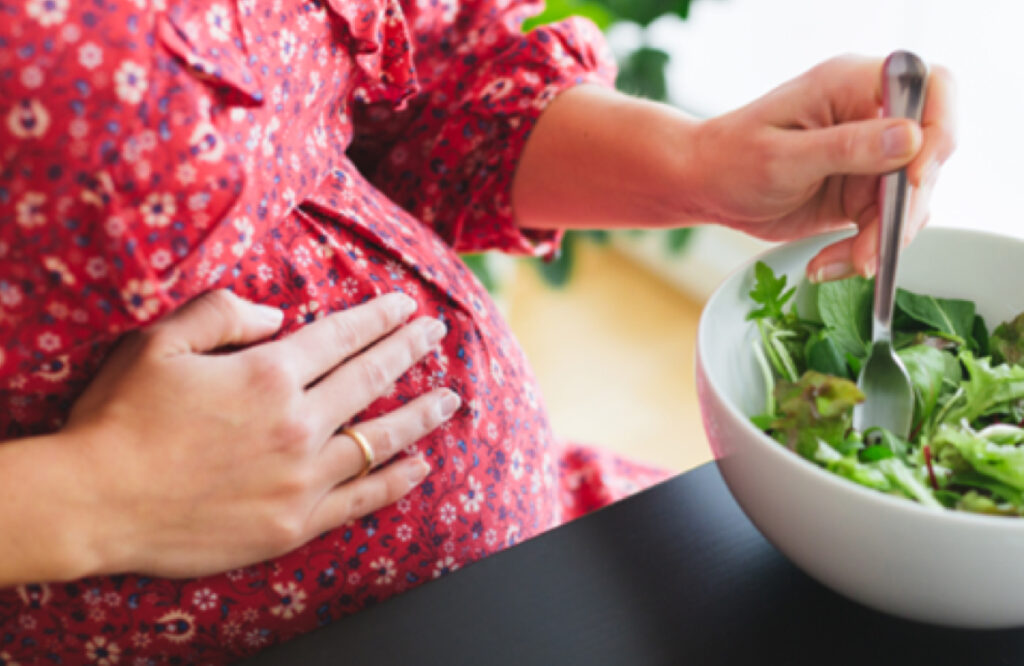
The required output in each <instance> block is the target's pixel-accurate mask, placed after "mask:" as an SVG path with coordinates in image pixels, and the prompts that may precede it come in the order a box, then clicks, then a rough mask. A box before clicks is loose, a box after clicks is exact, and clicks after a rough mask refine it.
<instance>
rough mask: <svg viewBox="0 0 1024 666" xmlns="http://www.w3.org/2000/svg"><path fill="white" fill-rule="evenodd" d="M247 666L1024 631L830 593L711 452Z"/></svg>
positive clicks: (844, 656) (946, 643)
mask: <svg viewBox="0 0 1024 666" xmlns="http://www.w3.org/2000/svg"><path fill="white" fill-rule="evenodd" d="M1021 566H1024V563H1021ZM1021 593H1022V594H1024V590H1021ZM247 663H248V664H250V665H251V666H272V665H284V664H288V665H293V664H302V665H304V666H305V665H309V666H316V665H319V664H332V665H333V664H346V665H348V664H352V665H354V664H377V665H386V664H452V665H458V664H474V665H476V664H479V665H486V666H492V665H493V666H502V665H505V664H508V665H509V666H512V665H515V666H527V665H529V666H532V665H542V664H586V665H588V666H594V665H597V664H629V665H646V664H694V665H700V666H718V665H721V666H742V665H744V664H758V665H759V666H775V665H786V666H789V665H793V666H798V665H801V664H814V665H815V666H818V665H836V666H842V665H845V664H850V665H853V664H857V665H861V664H899V665H900V666H912V665H915V664H922V665H927V666H942V665H944V664H957V665H958V666H984V665H986V664H1014V665H1020V664H1024V630H1014V631H959V630H950V629H944V628H939V627H933V626H929V625H922V624H917V623H913V622H907V621H904V620H899V619H896V618H893V617H890V616H887V615H883V614H881V613H877V612H874V611H872V610H869V609H867V608H864V607H862V606H860V605H858V604H855V603H853V602H850V601H847V600H846V599H844V598H842V597H840V596H838V595H836V594H834V593H832V592H830V591H829V590H827V589H826V588H824V587H822V586H821V585H819V584H818V583H816V582H815V581H813V580H811V579H810V578H808V577H807V576H805V575H804V574H803V573H801V572H800V571H798V570H797V569H796V568H795V567H794V566H793V565H791V564H790V563H789V562H788V561H787V560H786V559H785V558H784V557H783V556H782V555H780V554H779V552H778V551H777V550H775V548H773V547H772V546H771V545H770V544H769V543H768V542H767V541H765V539H764V538H763V537H762V536H761V535H760V533H759V532H758V531H757V530H756V529H755V528H754V526H753V525H752V524H751V523H750V522H749V521H748V520H747V518H746V516H744V515H743V513H742V512H741V511H740V508H739V507H738V506H737V505H736V503H735V502H734V501H733V499H732V496H731V495H730V494H729V492H728V490H727V489H726V487H725V484H724V483H723V481H722V478H721V476H720V475H719V473H718V469H717V467H716V466H715V465H714V464H713V463H710V464H707V465H704V466H702V467H699V468H697V469H695V470H693V471H690V472H687V473H685V474H682V475H680V476H677V477H675V478H673V479H670V480H669V481H666V482H665V483H662V484H660V485H658V486H655V487H654V488H651V489H649V490H646V491H644V492H642V493H639V494H637V495H635V496H633V497H631V498H629V499H627V500H625V501H623V502H620V503H618V504H615V505H613V506H610V507H607V508H605V509H602V510H601V511H597V512H595V513H593V514H591V515H589V516H586V517H584V518H581V519H580V520H577V521H574V522H572V523H569V524H567V525H564V526H562V527H560V528H558V529H555V530H553V531H551V532H548V533H546V534H543V535H541V536H539V537H537V538H535V539H532V540H529V541H526V542H524V543H522V544H520V545H518V546H515V547H514V548H511V549H509V550H506V551H504V552H501V553H498V554H496V555H493V556H491V557H489V558H486V559H484V560H482V561H480V562H477V563H476V564H473V565H471V566H468V567H466V568H465V569H462V570H459V571H456V572H454V573H452V574H450V575H449V576H447V577H445V578H443V579H441V580H438V581H434V582H431V583H427V584H425V585H423V586H422V587H420V588H418V589H415V590H413V591H411V592H407V593H405V594H403V595H400V596H398V597H395V598H394V599H391V600H390V601H388V602H385V603H383V604H381V605H379V606H376V607H374V608H370V609H368V610H365V611H363V612H361V613H358V614H356V615H353V616H351V617H348V618H345V619H343V620H340V621H338V622H336V623H334V624H332V625H328V626H326V627H324V628H322V629H320V630H318V631H316V632H313V633H312V634H309V635H307V636H304V637H302V638H299V639H296V640H294V641H292V642H290V643H286V644H284V645H281V646H278V647H277V648H275V649H273V650H270V651H268V652H266V653H264V654H261V655H259V656H257V657H256V658H254V659H251V660H249V661H248V662H247Z"/></svg>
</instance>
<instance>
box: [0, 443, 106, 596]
mask: <svg viewBox="0 0 1024 666" xmlns="http://www.w3.org/2000/svg"><path fill="white" fill-rule="evenodd" d="M81 444H82V442H81V440H80V438H79V437H77V436H70V437H69V436H68V435H65V434H63V433H58V434H53V435H44V436H39V437H29V438H25V439H19V440H14V441H10V442H6V443H4V444H3V445H2V446H0V480H2V485H3V488H2V489H0V532H2V533H4V534H5V535H6V538H5V539H4V543H3V544H0V587H3V586H9V585H16V584H20V583H26V582H31V581H68V580H74V579H77V578H81V577H83V576H88V575H90V574H93V573H96V572H98V571H100V570H102V569H103V565H102V554H101V552H100V550H99V549H97V548H96V540H95V539H94V538H93V537H92V535H91V534H90V533H89V531H90V529H89V528H90V526H91V525H95V524H96V523H95V519H94V517H92V516H90V515H88V509H89V502H88V500H87V499H86V498H88V496H89V492H88V490H86V487H87V485H88V480H87V479H86V478H85V477H87V476H88V475H87V473H85V472H84V471H83V470H82V469H80V468H79V466H78V465H76V464H75V462H74V460H73V458H74V456H73V454H72V452H73V451H74V450H75V448H77V447H78V446H79V445H81Z"/></svg>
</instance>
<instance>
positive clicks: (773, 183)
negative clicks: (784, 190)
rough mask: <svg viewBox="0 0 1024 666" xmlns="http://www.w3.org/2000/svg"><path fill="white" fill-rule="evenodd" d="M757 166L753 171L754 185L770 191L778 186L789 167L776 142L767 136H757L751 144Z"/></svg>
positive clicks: (761, 189) (758, 188)
mask: <svg viewBox="0 0 1024 666" xmlns="http://www.w3.org/2000/svg"><path fill="white" fill-rule="evenodd" d="M752 151H753V154H754V155H756V156H757V159H756V161H755V164H757V165H758V167H759V168H757V169H756V171H755V173H754V180H755V183H754V186H755V188H756V189H757V190H759V191H762V192H764V191H771V190H774V189H775V188H776V187H778V185H779V183H781V182H782V180H783V178H784V177H785V174H786V173H787V171H788V170H789V168H790V167H787V165H786V159H785V158H784V156H783V155H782V151H781V150H780V148H779V145H778V143H777V142H776V141H775V140H774V139H772V138H771V137H769V136H765V135H761V136H759V137H758V138H757V139H756V140H755V141H754V144H753V146H752Z"/></svg>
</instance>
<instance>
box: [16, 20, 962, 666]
mask: <svg viewBox="0 0 1024 666" xmlns="http://www.w3.org/2000/svg"><path fill="white" fill-rule="evenodd" d="M537 9H538V7H537V6H535V5H532V4H520V3H516V2H502V1H499V0H473V1H466V2H461V3H460V2H458V1H457V0H444V1H439V2H428V1H426V0H422V1H421V0H416V1H413V0H409V1H408V2H406V1H404V0H403V1H402V2H398V0H390V1H389V0H323V1H318V0H313V1H304V2H298V1H293V0H276V1H274V2H255V1H254V0H239V1H238V2H231V1H229V0H220V1H216V2H212V3H210V2H198V0H186V1H182V2H176V1H174V0H152V1H148V0H133V1H132V2H127V1H126V2H120V3H114V2H110V1H109V0H96V1H95V2H76V3H72V2H69V1H68V0H15V1H14V2H8V3H6V4H4V5H0V13H2V14H3V20H2V21H0V26H2V27H0V440H3V443H2V444H0V664H4V665H9V664H15V663H20V664H28V663H36V662H41V663H67V664H72V663H97V664H117V663H131V664H135V663H138V664H150V663H195V662H199V663H211V664H212V663H223V662H226V661H230V660H231V659H234V658H238V657H241V656H245V655H248V654H252V653H254V652H257V651H259V650H261V649H263V648H266V647H267V646H269V645H272V644H275V643H278V642H281V641H284V640H287V639H288V638H290V637H292V636H295V635H297V634H299V633H302V632H306V631H309V630H311V629H313V628H315V627H316V626H318V625H321V624H323V623H326V622H329V621H331V620H333V619H337V618H339V617H342V616H344V615H346V614H349V613H352V612H355V611H357V610H359V609H360V608H363V607H365V606H367V605H369V604H372V603H375V602H379V601H381V600H383V599H386V598H387V597H389V596H391V595H393V594H396V593H398V592H401V591H403V590H407V589H410V588H412V587H414V586H416V585H419V584H421V583H423V582H426V581H429V580H431V579H434V578H437V577H439V576H442V575H444V574H446V573H448V572H450V571H452V570H455V569H458V568H459V567H462V566H465V565H467V564H469V563H471V562H473V561H475V560H477V559H479V558H481V557H484V556H486V555H488V554H490V553H493V552H495V551H497V550H499V549H501V548H504V547H507V546H509V545H512V544H514V543H516V542H518V541H520V540H522V539H525V538H529V537H531V536H533V535H535V534H537V533H539V532H541V531H543V530H546V529H548V528H550V527H552V526H554V525H557V524H559V523H561V522H563V521H565V520H568V519H571V518H572V517H574V516H578V515H580V514H581V513H583V512H585V511H588V510H590V509H592V508H594V507H597V506H600V505H603V504H606V503H608V502H609V501H613V500H615V499H617V498H619V497H621V496H623V495H624V494H626V493H628V492H630V491H632V490H635V489H637V488H640V487H643V486H645V485H648V484H650V483H652V482H654V481H655V480H657V479H659V478H662V476H663V474H662V473H661V472H658V471H656V470H650V469H646V468H643V467H642V466H638V465H632V464H629V463H626V462H624V461H621V460H617V459H613V458H611V457H608V456H606V455H602V454H599V453H597V452H595V451H593V450H590V449H586V448H581V447H566V446H564V445H561V444H559V443H558V442H557V440H556V439H555V437H554V436H553V435H552V433H551V431H550V429H549V426H548V422H547V418H546V416H545V412H544V407H543V403H542V401H541V398H540V395H539V392H538V390H537V387H536V384H535V381H534V378H533V376H532V374H531V373H530V370H529V368H528V365H527V363H526V361H525V359H524V358H523V355H522V352H521V351H520V349H519V347H518V345H517V344H516V342H515V340H514V339H513V338H512V336H511V334H510V333H509V331H508V329H507V327H506V325H505V324H504V322H503V321H502V319H501V317H500V315H499V314H498V313H497V311H496V310H495V309H494V306H493V305H492V303H491V301H490V300H489V298H488V296H487V294H486V292H485V291H484V290H483V289H482V288H481V287H480V285H479V283H478V282H477V281H476V280H475V279H474V278H473V277H472V275H471V274H470V273H469V272H468V271H467V270H466V269H465V267H464V266H463V265H462V263H461V262H460V261H459V259H458V258H457V256H456V254H455V252H456V251H471V250H483V249H488V248H497V249H502V250H505V251H508V252H516V253H530V254H537V255H546V254H550V253H552V252H554V251H556V249H557V246H558V234H559V230H560V229H562V228H566V227H617V226H669V225H684V224H696V223H699V222H716V223H721V224H727V225H729V226H732V227H734V228H738V229H742V230H745V231H747V232H749V233H753V234H756V235H759V236H761V237H765V238H772V239H789V238H797V237H800V236H804V235H808V234H811V233H817V232H820V231H823V230H827V229H833V228H839V227H842V226H846V225H856V226H858V227H859V229H860V233H858V234H856V235H855V236H853V237H852V238H851V239H849V240H846V241H842V242H840V243H837V244H836V245H834V246H832V247H830V248H827V249H826V250H824V251H823V252H822V254H821V255H819V256H818V257H816V258H815V260H814V261H813V262H812V263H811V265H810V266H809V267H808V270H809V274H810V275H811V276H812V277H813V278H815V279H832V278H838V277H843V276H846V275H850V274H852V273H854V272H859V273H862V274H870V273H871V272H872V270H873V262H874V257H875V247H874V229H875V225H876V224H877V208H876V207H875V205H874V203H875V187H876V184H877V174H879V173H882V172H885V171H888V170H892V169H894V168H897V167H899V166H902V165H906V164H909V168H910V173H911V180H912V182H913V183H915V184H916V185H917V186H919V187H918V190H917V193H916V201H915V217H914V219H915V221H916V224H914V225H911V226H913V228H914V229H916V228H918V227H919V226H920V225H921V224H923V223H924V220H925V219H926V217H927V205H926V204H927V198H928V194H929V191H930V188H931V186H932V185H933V184H934V181H935V178H936V175H937V172H938V166H939V165H940V164H941V163H942V162H943V161H945V159H946V158H947V157H948V155H949V153H950V152H951V150H952V146H953V138H952V134H953V131H952V122H951V111H950V100H949V82H948V77H947V75H946V74H945V72H943V71H941V70H938V69H937V70H936V71H935V72H934V73H933V76H932V81H931V90H930V97H929V103H928V107H927V109H926V111H925V118H924V121H923V122H922V124H921V126H918V125H916V124H914V123H911V122H908V121H900V120H885V119H881V118H879V117H878V116H879V107H880V99H879V95H880V92H879V83H878V81H879V73H880V65H881V61H879V60H861V59H852V58H843V59H837V60H833V61H829V62H828V63H825V64H823V65H820V66H818V67H816V68H814V69H812V70H810V71H809V72H808V73H806V74H805V75H803V76H801V77H799V78H797V79H795V80H794V81H793V82H791V83H788V84H786V85H785V86H783V87H781V88H779V89H777V90H775V91H773V92H772V93H769V94H768V95H766V96H765V97H763V98H762V99H760V100H758V101H756V102H754V103H753V104H751V105H749V106H747V107H744V108H742V109H739V110H737V111H734V112H732V113H729V114H726V115H723V116H721V117H719V118H715V119H712V120H707V121H701V122H698V121H696V120H693V119H690V118H687V117H685V116H684V115H682V114H681V113H679V112H678V111H675V110H673V109H671V108H668V107H665V106H661V105H657V104H654V103H650V102H646V101H643V100H638V99H633V98H630V97H627V96H624V95H621V94H618V93H616V92H614V91H612V90H610V89H609V84H610V82H611V81H612V78H613V68H612V65H611V64H610V60H609V58H608V54H607V53H606V51H605V49H604V47H603V45H602V41H601V38H600V35H599V34H598V33H597V32H596V30H595V29H594V28H593V27H592V26H591V25H590V24H588V23H586V22H584V21H581V20H570V21H567V22H564V23H561V24H558V25H554V26H549V27H545V28H540V29H537V30H534V31H532V32H530V33H527V34H523V33H522V32H521V30H520V27H519V26H520V23H521V21H522V19H523V18H524V17H525V16H526V15H527V14H529V13H534V12H536V11H537ZM559 334H560V333H559V331H557V330H552V331H551V335H554V336H557V335H559ZM565 343H566V344H572V340H565ZM623 418H629V406H628V405H624V406H623Z"/></svg>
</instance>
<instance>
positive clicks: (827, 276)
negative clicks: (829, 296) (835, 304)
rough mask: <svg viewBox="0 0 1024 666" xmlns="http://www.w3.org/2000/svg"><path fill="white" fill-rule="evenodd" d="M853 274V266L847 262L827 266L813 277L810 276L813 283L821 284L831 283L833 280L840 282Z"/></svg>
mask: <svg viewBox="0 0 1024 666" xmlns="http://www.w3.org/2000/svg"><path fill="white" fill-rule="evenodd" d="M852 274H853V266H852V265H851V264H850V263H849V262H846V261H834V262H832V263H831V264H825V265H824V266H822V267H821V268H819V269H818V270H817V271H815V272H814V273H813V274H812V275H810V278H811V282H815V283H821V282H829V281H831V280H840V279H842V278H844V277H849V276H850V275H852Z"/></svg>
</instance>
